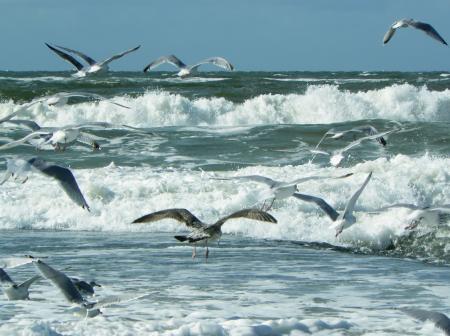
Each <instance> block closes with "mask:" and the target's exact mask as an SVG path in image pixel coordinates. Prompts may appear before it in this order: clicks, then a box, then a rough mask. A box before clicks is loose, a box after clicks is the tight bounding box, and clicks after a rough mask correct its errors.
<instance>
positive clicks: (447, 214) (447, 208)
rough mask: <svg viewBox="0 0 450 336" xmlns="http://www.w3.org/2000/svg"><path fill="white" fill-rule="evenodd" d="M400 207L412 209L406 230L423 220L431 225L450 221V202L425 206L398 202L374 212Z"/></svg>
mask: <svg viewBox="0 0 450 336" xmlns="http://www.w3.org/2000/svg"><path fill="white" fill-rule="evenodd" d="M398 208H404V209H409V210H411V213H410V214H409V215H408V217H407V218H406V220H407V222H408V223H409V224H408V225H407V226H406V227H405V229H406V230H414V229H415V228H417V226H418V225H419V224H420V223H421V222H422V221H425V222H427V223H430V224H431V225H443V224H445V223H446V222H448V221H450V204H445V205H441V206H426V207H424V206H418V205H415V204H409V203H397V204H392V205H389V206H385V207H382V208H380V209H377V210H375V211H373V212H381V211H388V210H391V209H398Z"/></svg>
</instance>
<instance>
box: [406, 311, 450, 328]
mask: <svg viewBox="0 0 450 336" xmlns="http://www.w3.org/2000/svg"><path fill="white" fill-rule="evenodd" d="M400 311H402V312H404V313H406V314H408V315H409V316H412V317H413V318H415V319H417V320H419V321H422V322H425V321H431V322H433V323H434V325H435V326H436V327H437V328H439V329H441V330H442V331H444V332H445V335H450V319H449V318H448V317H447V316H446V315H445V314H442V313H436V312H432V311H428V310H423V309H412V308H411V309H410V308H400Z"/></svg>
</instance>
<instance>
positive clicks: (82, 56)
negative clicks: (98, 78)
mask: <svg viewBox="0 0 450 336" xmlns="http://www.w3.org/2000/svg"><path fill="white" fill-rule="evenodd" d="M55 46H56V47H58V48H59V49H62V50H65V51H68V52H71V53H73V54H75V55H78V56H80V57H81V58H82V59H84V60H85V61H86V62H87V63H88V64H89V65H94V64H95V63H97V62H96V61H95V60H94V59H92V58H91V57H89V56H88V55H86V54H83V53H82V52H81V51H77V50H73V49H69V48H65V47H61V46H58V45H55Z"/></svg>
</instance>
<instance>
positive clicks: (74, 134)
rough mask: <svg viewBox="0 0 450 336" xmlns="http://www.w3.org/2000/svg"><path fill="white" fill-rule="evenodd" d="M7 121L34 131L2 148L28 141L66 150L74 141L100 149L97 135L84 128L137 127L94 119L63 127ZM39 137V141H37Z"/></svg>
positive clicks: (29, 121)
mask: <svg viewBox="0 0 450 336" xmlns="http://www.w3.org/2000/svg"><path fill="white" fill-rule="evenodd" d="M6 122H7V123H11V124H15V125H19V126H25V127H27V128H30V129H31V130H33V132H32V133H30V134H27V135H26V136H24V137H23V138H21V139H18V140H15V141H11V142H9V143H6V144H4V145H1V146H0V150H4V149H10V148H14V147H16V146H20V145H22V144H24V143H26V142H28V143H31V144H32V145H35V146H36V148H38V149H41V147H42V146H45V145H49V144H50V145H52V146H53V148H54V149H55V150H62V151H63V150H65V149H66V147H68V146H70V145H73V144H74V143H81V144H84V145H88V146H90V147H92V148H93V149H100V145H99V143H98V142H97V141H96V138H98V137H96V136H94V135H92V134H89V133H87V132H85V131H83V130H84V129H92V128H127V129H133V130H135V128H133V127H130V126H126V125H114V124H110V123H107V122H101V121H93V122H86V123H82V124H76V125H67V126H63V127H40V126H39V125H38V124H37V123H36V122H34V121H32V120H21V119H16V120H7V121H6ZM36 139H38V141H36Z"/></svg>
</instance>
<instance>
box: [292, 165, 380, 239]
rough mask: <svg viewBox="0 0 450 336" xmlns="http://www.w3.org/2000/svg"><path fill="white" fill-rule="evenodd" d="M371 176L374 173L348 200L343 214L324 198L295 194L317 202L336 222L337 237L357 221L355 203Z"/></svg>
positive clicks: (300, 197)
mask: <svg viewBox="0 0 450 336" xmlns="http://www.w3.org/2000/svg"><path fill="white" fill-rule="evenodd" d="M371 177H372V173H369V175H367V178H366V180H365V181H364V183H363V184H362V186H361V187H360V188H359V189H358V190H357V191H356V192H355V193H354V194H353V195H352V197H350V199H349V200H348V202H347V205H346V206H345V209H344V212H342V213H341V214H339V213H338V212H337V211H336V210H335V209H334V208H333V207H332V206H331V205H329V204H328V203H327V202H326V201H325V200H324V199H322V198H320V197H316V196H311V195H305V194H300V193H295V194H294V195H293V196H294V197H296V198H298V199H301V200H302V201H305V202H310V203H315V204H317V205H318V206H319V207H320V208H321V209H322V210H323V211H324V212H325V213H326V214H327V215H328V217H330V218H331V220H332V221H333V222H334V225H333V227H335V228H336V237H337V236H338V235H340V234H341V233H342V231H343V230H344V229H347V228H349V227H350V226H352V225H353V224H355V223H356V218H355V216H353V211H354V209H355V204H356V201H357V200H358V198H359V196H360V195H361V193H362V192H363V190H364V188H365V187H366V185H367V183H369V180H370V178H371Z"/></svg>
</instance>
